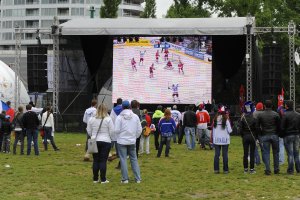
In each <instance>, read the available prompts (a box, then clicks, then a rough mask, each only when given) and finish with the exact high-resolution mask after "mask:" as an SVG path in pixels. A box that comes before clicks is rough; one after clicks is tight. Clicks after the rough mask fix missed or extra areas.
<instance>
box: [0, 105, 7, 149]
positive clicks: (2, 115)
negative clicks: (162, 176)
mask: <svg viewBox="0 0 300 200" xmlns="http://www.w3.org/2000/svg"><path fill="white" fill-rule="evenodd" d="M5 115H6V112H5V111H4V110H2V112H1V113H0V152H2V142H3V133H2V130H1V127H2V123H3V122H4V121H5Z"/></svg>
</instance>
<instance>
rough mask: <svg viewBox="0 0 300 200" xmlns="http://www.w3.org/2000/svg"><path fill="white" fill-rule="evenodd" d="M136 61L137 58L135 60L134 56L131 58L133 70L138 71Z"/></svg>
mask: <svg viewBox="0 0 300 200" xmlns="http://www.w3.org/2000/svg"><path fill="white" fill-rule="evenodd" d="M135 64H136V62H135V60H134V58H132V59H131V67H132V70H135V71H137V69H136V65H135Z"/></svg>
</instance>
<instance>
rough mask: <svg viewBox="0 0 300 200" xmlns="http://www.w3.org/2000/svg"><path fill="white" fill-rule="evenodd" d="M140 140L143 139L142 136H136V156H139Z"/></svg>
mask: <svg viewBox="0 0 300 200" xmlns="http://www.w3.org/2000/svg"><path fill="white" fill-rule="evenodd" d="M140 140H141V136H140V137H138V138H136V142H135V147H136V148H135V151H136V157H139V150H140Z"/></svg>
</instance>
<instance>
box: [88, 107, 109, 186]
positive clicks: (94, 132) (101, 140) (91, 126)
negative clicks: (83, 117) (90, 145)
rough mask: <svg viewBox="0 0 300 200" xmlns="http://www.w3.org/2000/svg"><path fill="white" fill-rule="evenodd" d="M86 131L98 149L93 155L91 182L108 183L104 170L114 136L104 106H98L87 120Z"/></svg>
mask: <svg viewBox="0 0 300 200" xmlns="http://www.w3.org/2000/svg"><path fill="white" fill-rule="evenodd" d="M86 130H87V133H88V135H89V136H90V137H91V138H96V141H97V148H98V153H93V182H94V183H99V182H100V181H101V183H109V181H108V180H107V179H106V168H107V159H108V155H109V151H110V149H111V138H113V136H114V123H113V121H112V119H111V117H110V116H109V115H108V113H107V107H106V106H105V105H104V104H101V105H99V106H98V108H97V111H96V116H95V117H91V118H90V119H89V121H88V124H87V128H86ZM99 171H100V180H99Z"/></svg>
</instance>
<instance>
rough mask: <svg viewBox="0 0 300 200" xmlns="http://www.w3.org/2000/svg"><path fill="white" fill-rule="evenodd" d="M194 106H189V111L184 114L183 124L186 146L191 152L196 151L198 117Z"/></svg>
mask: <svg viewBox="0 0 300 200" xmlns="http://www.w3.org/2000/svg"><path fill="white" fill-rule="evenodd" d="M193 109H194V105H189V110H188V111H186V112H185V113H184V117H183V124H184V127H185V128H184V133H185V140H186V145H187V148H188V149H189V150H192V149H195V130H196V126H197V116H196V113H195V112H194V111H193Z"/></svg>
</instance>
